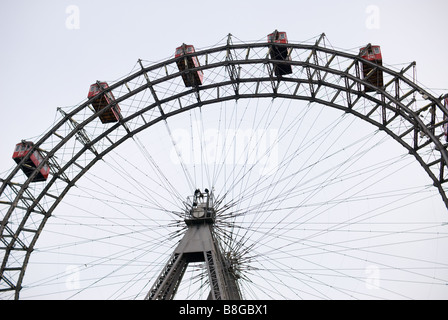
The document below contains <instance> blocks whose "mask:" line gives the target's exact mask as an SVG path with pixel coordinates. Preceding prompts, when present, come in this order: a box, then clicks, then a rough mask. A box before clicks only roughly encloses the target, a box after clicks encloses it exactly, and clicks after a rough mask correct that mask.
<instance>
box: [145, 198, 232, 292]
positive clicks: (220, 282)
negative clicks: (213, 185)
mask: <svg viewBox="0 0 448 320" xmlns="http://www.w3.org/2000/svg"><path fill="white" fill-rule="evenodd" d="M187 211H188V212H187V218H186V219H185V223H186V224H187V227H188V228H187V231H186V233H185V235H184V237H183V238H182V240H181V241H180V242H179V244H178V246H177V247H176V249H175V250H174V253H173V254H172V255H171V257H170V259H169V260H168V262H167V263H166V265H165V267H164V268H163V270H162V272H161V273H160V275H159V277H158V278H157V280H156V281H155V283H154V285H153V286H152V288H151V290H150V291H149V292H148V294H147V295H146V298H145V299H146V300H172V299H174V297H175V295H176V292H177V289H178V288H179V285H180V283H181V281H182V277H183V275H184V274H185V271H186V269H187V267H188V264H189V263H194V262H204V263H205V265H206V267H207V273H208V279H209V283H210V293H209V295H208V299H209V300H241V293H240V290H239V286H238V281H237V276H236V274H235V270H234V266H233V265H232V262H231V261H229V259H228V258H227V257H226V256H225V254H223V252H222V250H221V248H220V245H219V242H218V239H217V238H216V237H215V236H214V232H213V228H214V223H215V210H214V208H213V203H212V195H211V194H209V192H208V190H207V189H206V194H205V196H204V194H202V193H201V192H200V191H199V190H196V191H195V195H194V199H193V203H192V205H191V208H190V209H189V210H187Z"/></svg>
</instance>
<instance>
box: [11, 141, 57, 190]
mask: <svg viewBox="0 0 448 320" xmlns="http://www.w3.org/2000/svg"><path fill="white" fill-rule="evenodd" d="M33 147H34V143H33V142H31V141H22V142H20V143H18V144H17V145H16V147H15V149H14V153H13V155H12V158H13V159H14V161H15V162H16V163H17V164H20V162H21V161H22V160H23V159H24V158H25V157H26V156H27V155H28V153H29V152H31V150H32V149H33ZM43 161H44V158H43V157H42V155H41V153H40V152H39V151H38V150H34V151H33V153H32V154H31V155H30V156H29V157H28V159H27V160H26V161H25V162H24V163H23V164H22V166H21V169H22V171H23V173H25V175H26V176H27V177H28V178H29V177H31V175H32V174H33V173H34V172H35V171H36V169H37V167H38V166H39V165H41V163H42V162H43ZM49 173H50V167H49V166H48V164H47V163H45V164H44V165H43V166H42V168H41V169H40V170H39V172H38V173H37V174H36V175H35V176H34V178H33V179H32V180H31V181H32V182H39V181H46V180H47V178H48V174H49Z"/></svg>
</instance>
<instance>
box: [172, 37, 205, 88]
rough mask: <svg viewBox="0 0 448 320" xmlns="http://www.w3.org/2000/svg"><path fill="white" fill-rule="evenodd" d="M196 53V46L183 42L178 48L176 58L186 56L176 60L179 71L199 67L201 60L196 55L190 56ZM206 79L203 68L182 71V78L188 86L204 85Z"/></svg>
mask: <svg viewBox="0 0 448 320" xmlns="http://www.w3.org/2000/svg"><path fill="white" fill-rule="evenodd" d="M192 53H195V50H194V46H192V45H186V44H183V45H182V46H180V47H178V48H176V53H175V55H174V57H175V58H180V57H182V56H185V57H184V58H183V59H179V60H177V61H176V63H177V67H178V68H179V71H181V72H182V71H185V70H188V69H193V68H198V67H199V66H200V64H199V60H198V58H197V57H195V56H188V55H190V54H192ZM203 79H204V73H203V72H202V70H197V71H194V72H188V71H187V72H184V73H182V80H183V81H184V84H185V86H186V87H197V86H200V85H202V81H203Z"/></svg>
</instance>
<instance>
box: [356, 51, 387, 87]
mask: <svg viewBox="0 0 448 320" xmlns="http://www.w3.org/2000/svg"><path fill="white" fill-rule="evenodd" d="M360 54H361V58H363V59H366V60H368V61H372V62H375V63H376V64H377V65H379V66H382V65H383V57H382V55H381V48H380V46H372V45H369V46H367V47H365V48H361V50H360ZM374 69H375V70H374ZM362 71H363V77H364V80H365V81H366V82H368V83H370V84H372V85H374V86H375V87H378V88H381V87H382V86H383V71H382V70H380V69H376V68H375V67H374V66H371V65H369V64H367V63H365V62H363V63H362ZM365 91H366V92H369V91H376V89H373V88H369V87H367V86H365Z"/></svg>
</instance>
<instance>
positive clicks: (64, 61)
mask: <svg viewBox="0 0 448 320" xmlns="http://www.w3.org/2000/svg"><path fill="white" fill-rule="evenodd" d="M276 4H277V3H276V2H272V1H265V0H256V1H253V0H244V1H235V0H230V1H219V2H218V1H205V0H202V1H201V0H190V1H177V0H167V1H139V0H130V1H116V0H113V1H110V0H109V1H104V0H95V1H84V0H72V1H50V0H33V1H25V0H17V1H1V4H0V8H1V9H0V41H1V50H0V70H1V73H0V110H1V111H2V117H1V139H0V172H3V171H4V170H6V169H8V168H9V167H10V166H11V165H12V164H13V162H12V159H11V155H12V150H13V147H14V144H15V143H16V142H18V141H20V140H21V139H22V138H30V137H35V136H39V135H41V134H42V133H43V132H44V131H45V130H46V129H47V128H48V127H49V125H50V124H51V123H52V121H53V120H54V116H55V112H56V108H57V107H60V106H71V105H76V104H77V103H79V102H80V101H82V100H83V99H85V98H86V94H87V90H88V87H89V85H90V83H92V82H93V81H96V80H97V79H102V80H108V81H113V80H115V79H118V78H120V77H122V76H123V75H125V74H127V73H128V72H129V71H130V70H131V68H132V67H133V66H134V64H135V62H136V61H137V59H139V58H142V59H144V60H150V61H157V60H160V59H163V58H167V57H170V56H171V55H172V54H173V50H174V48H175V47H176V46H178V45H179V44H181V43H183V42H185V43H192V44H194V45H195V46H196V47H199V48H201V47H208V46H212V45H213V44H215V43H217V42H218V41H219V40H221V39H222V38H223V37H225V36H226V35H227V34H228V33H232V34H233V35H235V36H236V37H237V38H239V39H241V40H243V41H250V40H259V39H262V38H264V37H265V36H266V34H268V33H270V32H271V31H273V30H274V29H279V30H284V31H287V32H288V36H289V38H290V40H292V41H304V40H307V39H310V38H312V37H315V36H317V35H319V34H321V33H322V32H325V33H326V35H327V37H328V39H329V41H330V42H331V44H332V45H333V46H335V47H338V48H344V49H350V48H355V47H358V46H360V45H363V44H365V43H369V42H371V43H375V44H379V45H381V46H382V49H383V55H384V60H385V63H387V64H398V63H406V62H411V61H417V70H418V80H419V81H420V82H421V83H423V84H424V85H425V86H427V87H429V88H445V89H447V91H448V81H447V80H446V74H448V67H447V63H446V52H448V43H447V41H446V30H448V19H446V12H447V9H448V2H446V1H442V0H428V1H415V0H411V1H410V0H393V1H379V0H371V1H359V0H356V1H354V0H345V1H328V0H317V1H297V0H294V1H291V0H285V1H281V2H278V5H276ZM71 6H75V8H77V9H78V13H79V15H78V16H77V17H78V18H79V19H77V20H73V19H72V18H73V17H74V16H73V15H74V14H76V12H75V11H72V10H70V8H73V7H71ZM75 18H76V17H75ZM372 19H373V20H372ZM76 22H79V23H78V24H76ZM73 26H75V27H77V28H74V29H73V28H70V27H73Z"/></svg>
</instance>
